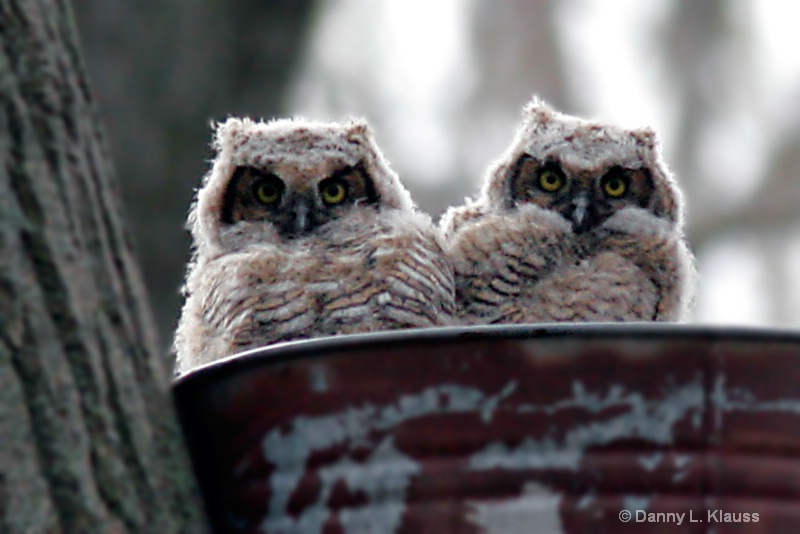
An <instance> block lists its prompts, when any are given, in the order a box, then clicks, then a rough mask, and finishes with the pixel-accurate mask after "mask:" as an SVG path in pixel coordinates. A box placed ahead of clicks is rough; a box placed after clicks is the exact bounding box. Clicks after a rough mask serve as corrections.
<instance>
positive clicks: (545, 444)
mask: <svg viewBox="0 0 800 534" xmlns="http://www.w3.org/2000/svg"><path fill="white" fill-rule="evenodd" d="M572 393H573V396H572V398H571V399H565V400H563V401H560V402H556V403H552V404H548V405H544V406H534V405H525V406H522V407H520V409H519V411H520V412H523V411H524V412H527V413H531V412H541V413H546V414H549V415H553V414H555V413H557V412H558V411H560V410H565V409H575V408H579V409H582V410H586V411H588V412H590V413H599V412H601V411H602V410H605V409H607V408H619V407H622V408H625V410H624V411H623V412H622V413H619V412H618V411H617V410H615V411H614V413H613V414H610V415H608V416H606V417H605V418H596V419H595V420H594V421H591V422H589V423H586V424H585V425H582V426H577V427H574V428H572V429H569V430H568V431H567V432H566V433H565V435H564V436H563V438H561V439H555V438H552V437H545V438H540V439H535V438H532V437H528V438H526V439H525V440H523V441H522V442H521V443H520V444H519V445H517V446H516V447H508V446H506V445H505V444H504V443H502V442H499V441H498V442H494V443H490V444H488V445H487V446H486V447H485V448H484V449H483V450H481V451H479V452H477V453H476V454H474V455H473V456H472V458H471V460H470V466H471V467H472V469H475V470H486V469H498V468H500V469H514V470H516V469H545V468H550V469H552V468H554V467H555V468H558V467H560V468H564V469H573V470H574V469H577V468H578V466H579V464H580V461H581V459H582V458H583V454H584V452H585V451H586V449H588V448H590V447H595V446H600V445H606V444H608V443H611V442H613V441H617V440H624V439H631V438H636V439H641V440H645V441H649V442H653V443H661V444H668V443H672V441H673V428H674V426H675V424H676V423H677V422H679V421H681V420H682V419H684V418H685V417H691V416H692V415H693V412H695V411H701V412H702V410H703V406H704V398H705V395H704V393H703V383H702V380H701V379H700V378H699V377H698V379H697V380H695V381H694V382H690V383H688V384H686V385H684V386H682V387H678V388H676V389H674V390H673V391H671V392H670V393H669V394H668V395H665V396H662V397H659V398H656V399H648V398H645V397H644V396H643V395H642V394H641V393H639V392H626V391H625V390H624V388H622V387H620V386H612V387H611V388H609V390H608V392H607V393H606V394H605V395H601V394H593V393H590V392H587V391H586V388H585V387H584V386H583V383H582V382H580V381H575V383H574V384H573V390H572Z"/></svg>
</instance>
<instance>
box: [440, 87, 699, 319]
mask: <svg viewBox="0 0 800 534" xmlns="http://www.w3.org/2000/svg"><path fill="white" fill-rule="evenodd" d="M441 226H442V230H443V233H444V234H445V236H446V244H445V248H446V251H447V253H448V255H449V256H450V257H451V259H452V260H453V263H454V268H455V272H456V307H457V310H458V311H457V313H458V315H459V316H460V317H461V319H462V321H463V322H465V323H466V324H486V323H530V322H562V321H680V320H684V319H686V316H687V313H688V308H689V305H690V302H691V300H692V292H693V287H694V277H695V274H694V273H695V270H694V260H693V256H692V254H691V252H690V250H689V248H688V247H687V245H686V241H685V239H684V235H683V209H682V198H681V193H680V191H679V189H678V187H677V184H676V182H675V180H674V179H673V177H672V175H671V174H670V172H669V170H668V169H667V167H666V165H665V163H664V162H663V160H662V158H661V154H660V147H659V142H658V139H657V138H656V135H655V133H654V132H653V131H652V130H649V129H642V130H626V129H623V128H620V127H617V126H613V125H608V124H601V123H597V122H590V121H585V120H581V119H579V118H576V117H571V116H567V115H564V114H561V113H558V112H556V111H554V110H552V109H550V108H548V107H547V106H546V105H545V104H544V103H542V102H541V101H539V100H537V99H534V100H533V101H532V102H531V103H529V104H528V105H527V106H526V108H525V110H524V120H523V124H522V126H521V127H520V129H519V130H518V132H517V135H516V138H515V140H514V142H513V143H512V144H511V146H510V147H509V148H508V150H507V151H506V152H505V153H504V154H503V155H502V156H501V157H500V159H499V160H497V161H496V162H495V163H494V164H493V166H492V167H491V168H490V169H489V172H488V176H487V178H486V181H485V183H484V186H483V189H482V191H481V194H480V195H479V197H478V198H477V199H476V200H473V201H468V202H467V203H466V205H464V206H461V207H458V208H451V209H450V210H448V212H447V213H446V214H445V216H444V217H443V218H442V222H441Z"/></svg>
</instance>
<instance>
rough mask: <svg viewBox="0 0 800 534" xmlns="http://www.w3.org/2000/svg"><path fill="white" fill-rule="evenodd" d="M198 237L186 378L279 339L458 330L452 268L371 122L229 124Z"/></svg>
mask: <svg viewBox="0 0 800 534" xmlns="http://www.w3.org/2000/svg"><path fill="white" fill-rule="evenodd" d="M214 145H215V149H216V151H217V155H216V159H215V160H214V162H213V166H212V168H211V170H210V172H209V174H208V175H207V177H206V178H205V180H204V183H203V186H202V187H201V189H200V190H199V192H198V194H197V199H196V202H195V204H194V205H193V207H192V210H191V212H190V215H189V222H188V227H189V229H190V232H191V235H192V238H193V240H194V257H193V260H192V262H191V263H190V265H189V268H188V274H187V279H186V284H185V287H184V294H185V304H184V307H183V310H182V313H181V318H180V321H179V324H178V328H177V332H176V336H175V351H176V353H177V363H176V373H177V374H181V373H184V372H186V371H187V370H189V369H191V368H193V367H195V366H197V365H199V364H202V363H205V362H209V361H212V360H215V359H218V358H222V357H224V356H228V355H232V354H234V353H236V352H240V351H243V350H245V349H249V348H253V347H258V346H262V345H266V344H270V343H275V342H279V341H287V340H293V339H301V338H310V337H316V336H326V335H335V334H345V333H357V332H371V331H377V330H388V329H397V328H411V327H428V326H437V325H445V324H448V323H449V322H450V320H451V318H452V315H453V313H454V279H453V270H452V265H451V263H450V261H449V259H448V258H447V257H446V256H445V255H444V253H443V250H442V243H441V240H440V238H439V234H438V231H437V229H436V228H435V227H434V226H433V225H432V224H431V221H430V219H429V217H427V216H426V215H424V214H422V213H420V212H418V211H417V210H416V208H415V206H414V204H413V202H412V200H411V197H410V195H409V194H408V192H407V191H406V190H405V189H404V188H403V186H402V185H401V183H400V181H399V180H398V177H397V175H396V174H395V173H394V172H393V171H392V170H391V169H390V168H389V165H388V164H387V162H386V161H385V159H384V157H383V156H382V155H381V153H380V151H379V149H378V147H377V145H376V143H375V141H374V139H373V135H372V133H371V130H370V128H369V127H368V125H367V123H366V122H364V121H361V120H354V121H350V122H349V123H346V124H338V123H321V122H311V121H305V120H300V119H282V120H276V121H272V122H255V121H252V120H249V119H246V118H245V119H239V118H231V119H228V120H227V121H226V122H225V123H223V124H221V125H219V126H218V129H217V131H216V138H215V142H214Z"/></svg>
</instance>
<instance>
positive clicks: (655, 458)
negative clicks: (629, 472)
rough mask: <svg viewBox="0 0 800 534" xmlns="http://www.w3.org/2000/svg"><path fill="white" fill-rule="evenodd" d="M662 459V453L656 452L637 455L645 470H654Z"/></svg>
mask: <svg viewBox="0 0 800 534" xmlns="http://www.w3.org/2000/svg"><path fill="white" fill-rule="evenodd" d="M663 459H664V454H663V453H660V452H657V453H655V454H651V455H649V456H639V463H640V464H642V467H644V468H645V470H646V471H654V470H655V468H656V467H658V465H659V464H660V463H661V461H662V460H663Z"/></svg>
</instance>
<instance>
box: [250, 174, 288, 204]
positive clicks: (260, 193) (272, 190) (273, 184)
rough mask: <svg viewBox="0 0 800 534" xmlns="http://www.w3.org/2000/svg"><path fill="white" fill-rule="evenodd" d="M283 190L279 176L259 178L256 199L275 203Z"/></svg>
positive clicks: (265, 202)
mask: <svg viewBox="0 0 800 534" xmlns="http://www.w3.org/2000/svg"><path fill="white" fill-rule="evenodd" d="M282 192H283V184H282V183H281V181H280V180H279V179H278V178H274V179H269V178H267V179H264V180H259V181H258V182H257V183H256V185H255V195H256V199H258V201H259V202H261V203H262V204H275V203H276V202H278V201H279V200H280V199H281V193H282Z"/></svg>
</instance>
